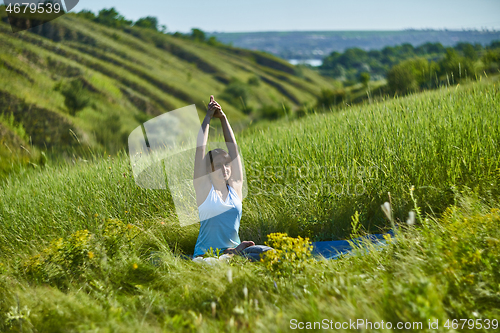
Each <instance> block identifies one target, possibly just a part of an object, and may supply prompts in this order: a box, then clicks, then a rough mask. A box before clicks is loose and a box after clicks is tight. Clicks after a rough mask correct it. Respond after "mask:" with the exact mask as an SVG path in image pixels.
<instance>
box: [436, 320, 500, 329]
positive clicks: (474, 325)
mask: <svg viewBox="0 0 500 333" xmlns="http://www.w3.org/2000/svg"><path fill="white" fill-rule="evenodd" d="M444 327H446V328H447V329H454V330H456V329H459V328H460V329H464V328H468V329H481V328H484V329H487V330H488V329H490V328H492V329H497V328H498V320H496V319H493V320H489V319H453V320H450V319H448V320H447V321H446V323H445V324H444Z"/></svg>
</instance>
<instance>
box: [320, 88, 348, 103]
mask: <svg viewBox="0 0 500 333" xmlns="http://www.w3.org/2000/svg"><path fill="white" fill-rule="evenodd" d="M346 97H347V94H346V91H345V90H344V89H340V90H329V89H323V90H321V94H320V96H319V97H318V98H317V106H318V108H329V107H330V106H333V105H338V104H341V103H342V102H343V101H345V100H346Z"/></svg>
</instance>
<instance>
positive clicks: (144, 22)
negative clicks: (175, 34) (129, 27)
mask: <svg viewBox="0 0 500 333" xmlns="http://www.w3.org/2000/svg"><path fill="white" fill-rule="evenodd" d="M134 26H136V27H141V28H146V29H153V30H156V31H158V19H157V18H156V17H154V16H146V17H142V18H140V19H138V20H137V21H136V22H135V23H134Z"/></svg>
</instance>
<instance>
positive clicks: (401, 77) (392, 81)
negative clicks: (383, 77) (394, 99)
mask: <svg viewBox="0 0 500 333" xmlns="http://www.w3.org/2000/svg"><path fill="white" fill-rule="evenodd" d="M387 84H388V85H389V89H390V90H391V91H392V92H393V93H399V94H407V93H410V92H412V91H416V90H417V88H418V83H417V79H416V78H415V74H414V73H413V71H412V69H411V66H409V64H408V63H400V64H397V65H395V66H394V67H392V68H391V69H390V70H389V72H388V73H387Z"/></svg>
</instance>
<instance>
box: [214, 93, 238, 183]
mask: <svg viewBox="0 0 500 333" xmlns="http://www.w3.org/2000/svg"><path fill="white" fill-rule="evenodd" d="M215 103H216V104H215V108H216V111H215V114H214V118H219V119H220V122H221V125H222V131H223V132H224V140H225V141H226V146H227V152H228V154H229V157H230V158H231V161H232V163H231V164H232V171H231V172H232V177H231V179H232V180H233V181H235V182H238V183H241V182H242V181H243V167H242V165H241V159H240V154H239V153H238V145H237V144H236V138H235V137H234V133H233V129H232V128H231V125H229V121H228V120H227V117H226V115H225V114H224V112H223V111H222V108H221V107H220V105H219V104H218V103H217V102H215Z"/></svg>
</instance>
